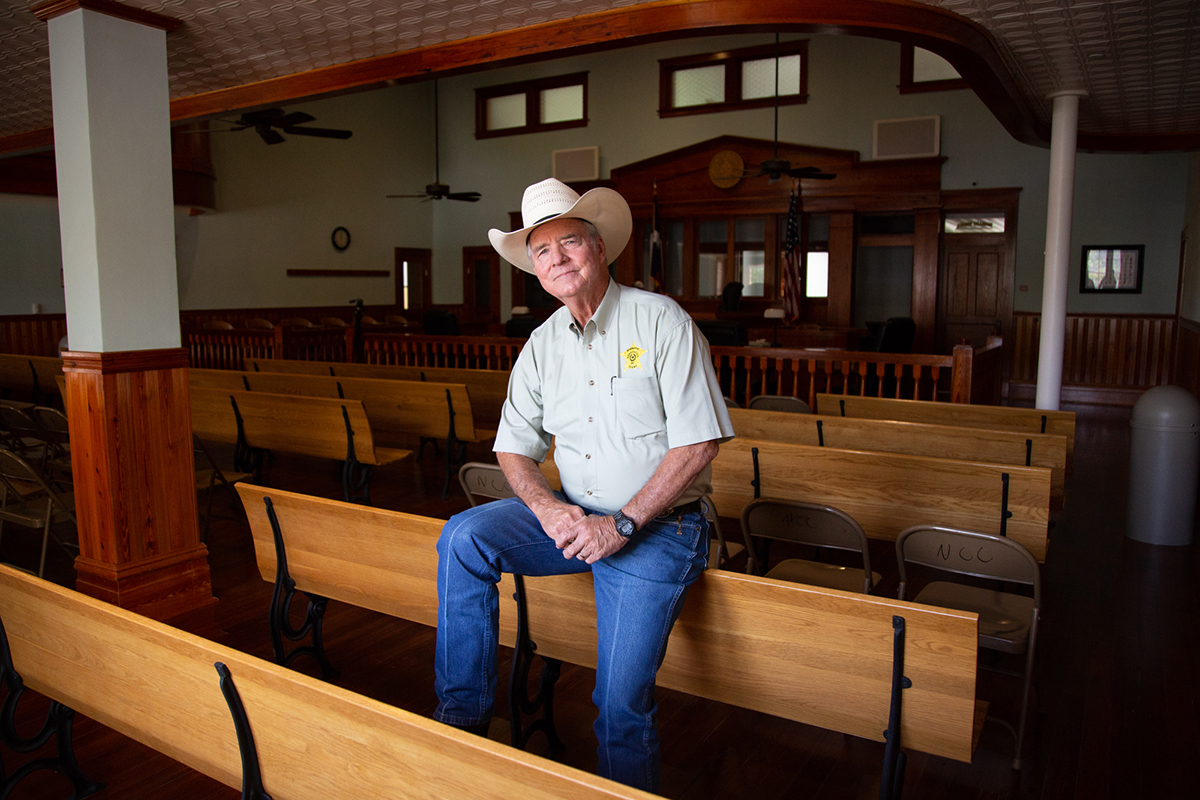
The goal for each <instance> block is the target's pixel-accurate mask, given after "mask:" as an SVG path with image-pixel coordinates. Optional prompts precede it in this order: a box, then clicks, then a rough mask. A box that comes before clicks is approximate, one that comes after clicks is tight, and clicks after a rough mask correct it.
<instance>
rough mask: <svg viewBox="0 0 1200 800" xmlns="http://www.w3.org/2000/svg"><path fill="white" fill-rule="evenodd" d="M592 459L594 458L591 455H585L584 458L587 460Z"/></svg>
mask: <svg viewBox="0 0 1200 800" xmlns="http://www.w3.org/2000/svg"><path fill="white" fill-rule="evenodd" d="M591 457H592V454H591V453H587V454H586V455H584V458H587V459H590V458H591Z"/></svg>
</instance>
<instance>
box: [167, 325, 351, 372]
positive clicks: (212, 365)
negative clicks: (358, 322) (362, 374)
mask: <svg viewBox="0 0 1200 800" xmlns="http://www.w3.org/2000/svg"><path fill="white" fill-rule="evenodd" d="M351 330H352V329H350V328H348V327H347V328H281V327H277V328H274V329H272V330H260V329H257V328H242V329H235V330H208V329H204V330H185V331H184V332H183V340H184V347H186V348H187V350H188V353H189V356H190V359H191V366H193V367H195V368H197V369H236V370H241V369H245V368H246V366H245V362H246V360H247V359H252V358H290V359H301V360H305V361H345V360H346V350H347V347H348V342H349V341H350V331H351Z"/></svg>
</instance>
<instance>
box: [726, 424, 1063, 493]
mask: <svg viewBox="0 0 1200 800" xmlns="http://www.w3.org/2000/svg"><path fill="white" fill-rule="evenodd" d="M729 417H730V419H731V420H732V421H733V429H734V430H735V431H737V435H738V436H742V437H745V438H747V439H766V440H769V441H773V442H784V443H787V444H804V445H810V446H814V447H815V446H820V444H821V441H822V439H823V440H824V446H825V447H836V448H838V449H843V450H877V451H879V452H881V453H902V454H905V455H910V456H931V457H933V458H950V459H954V460H958V461H984V462H987V463H990V464H1012V465H1014V466H1025V458H1026V454H1027V453H1028V456H1029V466H1031V467H1046V468H1047V469H1049V470H1050V499H1051V507H1052V508H1061V507H1062V500H1063V489H1064V483H1065V475H1066V467H1067V440H1066V437H1065V436H1061V435H1053V434H1043V433H1017V432H1014V431H1000V430H990V429H986V428H969V427H961V426H951V425H934V424H930V423H923V422H900V421H897V420H885V419H866V418H861V417H838V416H830V415H828V414H789V413H787V412H784V411H754V410H750V409H743V408H731V409H729ZM818 423H820V426H821V429H820V434H818V431H817V424H818Z"/></svg>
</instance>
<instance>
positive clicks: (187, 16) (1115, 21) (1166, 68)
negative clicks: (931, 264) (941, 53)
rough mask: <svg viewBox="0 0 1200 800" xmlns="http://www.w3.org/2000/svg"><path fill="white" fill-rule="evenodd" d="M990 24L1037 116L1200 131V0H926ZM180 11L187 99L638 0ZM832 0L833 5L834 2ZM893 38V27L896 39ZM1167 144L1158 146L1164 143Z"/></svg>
mask: <svg viewBox="0 0 1200 800" xmlns="http://www.w3.org/2000/svg"><path fill="white" fill-rule="evenodd" d="M918 2H920V3H922V4H924V5H927V6H934V7H937V8H940V9H943V10H945V11H949V12H952V13H953V14H956V15H959V16H961V17H963V18H965V19H967V20H970V21H971V22H973V23H975V24H977V25H978V26H980V27H981V28H982V29H984V30H986V31H987V32H988V33H989V34H990V36H991V38H992V39H993V41H994V43H995V48H996V51H997V52H998V53H999V56H1000V58H1001V59H1002V61H1003V64H1004V65H1005V66H1007V69H1008V72H1009V73H1010V75H1009V76H1008V77H1010V78H1011V80H1012V81H1013V82H1014V83H1015V85H1016V86H1017V87H1018V90H1019V92H1020V93H1021V95H1023V98H1022V99H1023V101H1024V103H1025V105H1026V106H1027V107H1028V109H1029V110H1030V111H1031V112H1032V115H1033V117H1034V118H1035V121H1036V122H1037V123H1039V124H1040V125H1041V126H1042V127H1043V129H1048V126H1049V122H1050V117H1051V101H1050V100H1048V99H1047V96H1048V95H1049V94H1051V93H1053V92H1056V91H1060V90H1075V89H1078V90H1083V91H1085V92H1087V95H1088V96H1087V97H1086V98H1085V99H1084V100H1083V101H1082V102H1081V105H1080V124H1079V129H1080V133H1081V134H1085V133H1086V134H1094V135H1100V136H1109V137H1132V138H1134V139H1138V138H1141V137H1148V136H1160V137H1162V136H1172V135H1174V136H1185V137H1191V140H1194V139H1195V138H1196V137H1197V136H1200V2H1197V0H1154V2H1150V1H1149V0H1141V1H1139V0H1104V1H1103V2H1069V0H1014V1H1013V2H994V1H993V0H918ZM31 5H32V3H31V2H30V0H0V137H4V136H11V135H14V134H22V133H27V132H30V131H36V130H39V129H44V128H48V127H49V126H50V124H51V101H50V68H49V46H48V43H47V36H46V23H44V22H41V21H40V20H38V19H37V18H36V17H35V16H34V15H33V13H32V12H31V11H30V7H31ZM126 5H128V6H131V7H136V8H140V9H144V10H147V11H153V12H157V13H159V14H163V15H166V16H168V17H172V18H174V19H177V20H179V21H180V22H181V23H182V24H181V25H180V26H179V28H178V29H177V30H175V31H173V32H172V33H170V34H168V36H167V58H168V65H169V73H170V74H169V82H170V94H171V97H172V99H178V98H183V97H190V96H195V95H200V94H204V93H208V92H213V91H218V90H223V89H229V88H231V87H238V86H244V85H247V84H255V83H258V82H261V81H265V80H268V79H271V78H277V77H281V76H288V75H294V74H296V73H300V72H306V71H308V70H313V69H317V68H321V67H329V66H332V65H342V64H348V63H350V62H355V61H359V60H362V59H367V58H371V57H374V56H384V55H389V54H394V53H401V52H404V51H409V50H413V49H414V48H421V47H427V46H431V45H438V44H442V43H445V42H451V41H457V40H461V39H466V38H470V37H476V36H484V35H488V34H495V33H498V32H502V31H509V30H513V29H517V28H523V27H527V26H531V25H537V24H540V23H545V22H552V21H556V20H564V19H568V18H571V17H577V16H583V15H588V14H594V13H597V12H603V11H609V10H612V9H617V8H622V7H630V6H639V5H650V4H639V3H637V2H635V0H534V1H533V2H530V1H529V0H406V1H405V2H396V0H390V1H385V0H293V1H292V2H283V1H282V0H158V1H154V0H129V2H127V3H126ZM899 5H903V3H899ZM836 6H837V4H836V3H834V4H831V5H830V7H831V8H836ZM800 21H802V20H800ZM893 38H894V37H893ZM1159 146H1161V145H1159Z"/></svg>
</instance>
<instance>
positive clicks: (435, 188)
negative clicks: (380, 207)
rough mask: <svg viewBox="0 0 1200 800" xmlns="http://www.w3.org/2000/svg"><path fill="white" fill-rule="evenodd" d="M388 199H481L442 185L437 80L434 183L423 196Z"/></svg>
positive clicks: (467, 201) (435, 82)
mask: <svg viewBox="0 0 1200 800" xmlns="http://www.w3.org/2000/svg"><path fill="white" fill-rule="evenodd" d="M385 196H386V197H423V198H425V199H426V200H441V199H442V198H446V199H447V200H462V201H463V202H466V203H474V202H475V201H477V200H478V199H479V198H480V196H481V195H480V194H479V192H452V191H450V187H449V186H447V185H446V184H444V183H442V176H441V153H440V150H439V145H438V85H437V80H436V79H435V80H434V82H433V183H427V184H425V191H424V192H422V193H421V194H389V195H385Z"/></svg>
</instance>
